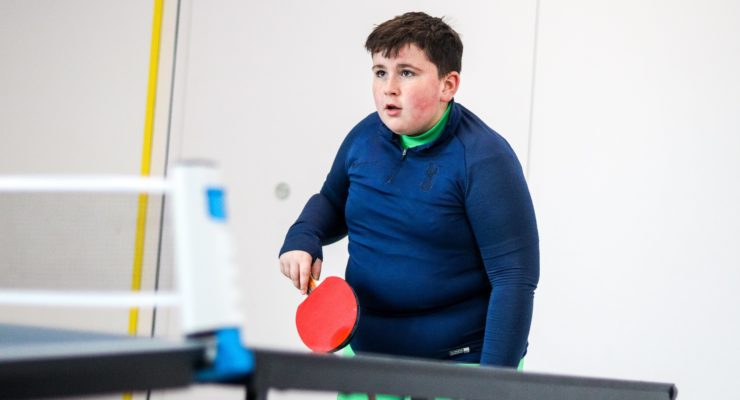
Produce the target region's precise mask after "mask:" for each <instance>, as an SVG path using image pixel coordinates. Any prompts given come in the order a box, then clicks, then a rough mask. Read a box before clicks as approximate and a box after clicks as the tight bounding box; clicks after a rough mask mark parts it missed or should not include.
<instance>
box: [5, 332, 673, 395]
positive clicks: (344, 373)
mask: <svg viewBox="0 0 740 400" xmlns="http://www.w3.org/2000/svg"><path fill="white" fill-rule="evenodd" d="M251 350H252V351H253V353H254V356H255V369H254V371H252V373H251V374H250V375H248V376H244V377H243V378H240V379H237V380H236V381H232V382H229V383H230V384H232V385H233V384H238V385H244V386H245V388H246V395H247V398H248V399H250V400H263V399H266V398H267V395H268V393H269V391H270V390H282V389H296V390H311V391H329V392H336V391H342V392H361V393H385V394H398V395H411V396H414V397H415V398H431V397H434V396H444V397H449V398H464V399H498V400H513V399H551V400H565V399H568V400H580V399H583V400H585V399H589V400H595V399H604V400H621V399H624V400H670V399H674V398H675V397H676V394H677V390H676V387H675V386H674V385H673V384H669V383H654V382H640V381H626V380H614V379H599V378H583V377H572V376H563V375H550V374H536V373H529V372H526V373H522V372H517V371H514V370H509V369H500V368H490V367H477V368H470V367H461V366H459V365H454V364H451V363H445V362H438V361H424V360H415V359H404V358H397V357H387V356H357V357H353V358H345V357H339V356H335V355H317V354H310V353H296V352H286V351H277V350H268V349H251ZM204 358H205V347H204V345H202V344H201V343H198V342H193V341H187V340H183V341H167V340H161V339H150V338H133V337H129V336H122V335H110V334H102V333H93V332H83V331H69V330H61V329H50V328H43V327H32V326H22V325H11V324H0V398H1V399H11V398H12V399H30V398H41V397H61V396H73V395H87V394H99V393H119V392H126V391H138V390H146V389H161V388H174V387H183V386H187V385H190V384H192V383H194V377H195V373H196V371H197V370H198V368H199V367H201V366H202V365H203V360H204Z"/></svg>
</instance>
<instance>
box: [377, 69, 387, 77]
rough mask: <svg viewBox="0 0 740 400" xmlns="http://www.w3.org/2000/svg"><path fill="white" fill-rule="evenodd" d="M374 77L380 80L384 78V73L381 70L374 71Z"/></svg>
mask: <svg viewBox="0 0 740 400" xmlns="http://www.w3.org/2000/svg"><path fill="white" fill-rule="evenodd" d="M375 76H376V77H378V78H382V77H384V76H385V71H383V70H382V69H380V70H377V71H375Z"/></svg>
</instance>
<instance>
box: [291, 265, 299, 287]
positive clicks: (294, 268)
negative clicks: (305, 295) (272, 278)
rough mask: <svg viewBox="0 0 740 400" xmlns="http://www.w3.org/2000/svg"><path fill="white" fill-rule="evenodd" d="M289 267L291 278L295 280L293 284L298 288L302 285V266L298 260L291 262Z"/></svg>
mask: <svg viewBox="0 0 740 400" xmlns="http://www.w3.org/2000/svg"><path fill="white" fill-rule="evenodd" d="M289 269H290V276H289V278H290V280H292V281H293V286H295V287H296V288H300V287H301V278H300V271H301V268H300V264H298V263H296V262H291V264H290V268H289Z"/></svg>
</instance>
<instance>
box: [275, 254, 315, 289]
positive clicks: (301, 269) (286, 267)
mask: <svg viewBox="0 0 740 400" xmlns="http://www.w3.org/2000/svg"><path fill="white" fill-rule="evenodd" d="M280 272H282V273H283V275H285V276H287V277H288V278H290V279H291V280H292V281H293V285H294V286H295V287H296V288H298V289H299V290H300V291H301V294H306V290H307V289H308V278H309V276H311V277H313V279H314V280H318V279H319V277H320V276H321V259H320V258H317V259H316V261H314V262H313V264H312V263H311V255H310V254H308V253H307V252H305V251H303V250H292V251H287V252H285V253H283V254H281V255H280Z"/></svg>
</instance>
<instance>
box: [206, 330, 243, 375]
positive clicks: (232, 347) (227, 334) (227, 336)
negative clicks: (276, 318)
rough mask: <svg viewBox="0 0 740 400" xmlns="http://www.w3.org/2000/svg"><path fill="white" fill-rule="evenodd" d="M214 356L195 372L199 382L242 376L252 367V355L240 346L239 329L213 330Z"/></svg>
mask: <svg viewBox="0 0 740 400" xmlns="http://www.w3.org/2000/svg"><path fill="white" fill-rule="evenodd" d="M214 335H215V340H216V343H215V344H216V348H215V350H216V358H215V359H214V360H213V362H212V363H211V364H210V365H209V366H208V367H207V368H205V369H202V370H200V371H198V372H197V373H196V376H195V378H196V380H197V381H199V382H224V381H230V380H233V379H238V378H244V377H245V376H247V375H248V374H250V373H251V372H252V370H253V369H254V355H253V354H252V352H251V351H249V350H248V349H246V348H245V347H244V346H242V343H241V339H240V337H239V329H237V328H225V329H221V330H218V331H216V332H214Z"/></svg>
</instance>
